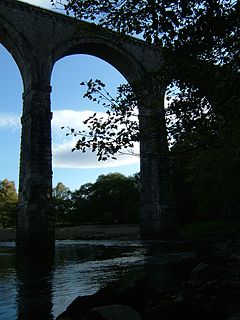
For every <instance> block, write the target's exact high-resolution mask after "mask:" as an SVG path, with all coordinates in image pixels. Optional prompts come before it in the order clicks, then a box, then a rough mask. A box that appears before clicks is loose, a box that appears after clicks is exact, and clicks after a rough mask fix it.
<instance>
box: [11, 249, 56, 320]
mask: <svg viewBox="0 0 240 320" xmlns="http://www.w3.org/2000/svg"><path fill="white" fill-rule="evenodd" d="M53 267H54V250H53V249H51V250H49V251H48V250H47V249H35V250H34V249H30V248H29V249H28V248H27V249H26V248H25V249H21V248H17V251H16V272H17V309H18V311H17V315H18V316H17V320H33V319H44V320H53V314H52V306H53V303H52V271H53Z"/></svg>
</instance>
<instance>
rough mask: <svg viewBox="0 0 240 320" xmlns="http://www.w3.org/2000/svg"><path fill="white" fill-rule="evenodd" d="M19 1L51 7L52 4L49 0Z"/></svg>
mask: <svg viewBox="0 0 240 320" xmlns="http://www.w3.org/2000/svg"><path fill="white" fill-rule="evenodd" d="M20 1H22V2H26V3H29V4H33V5H35V6H39V7H43V8H52V4H51V2H50V0H20Z"/></svg>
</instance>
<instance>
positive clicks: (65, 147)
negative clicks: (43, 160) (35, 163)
mask: <svg viewBox="0 0 240 320" xmlns="http://www.w3.org/2000/svg"><path fill="white" fill-rule="evenodd" d="M91 114H93V111H73V110H58V111H55V112H54V113H53V121H52V129H53V132H52V134H53V167H55V168H99V167H119V166H124V165H130V164H134V163H138V162H139V158H138V157H136V156H132V155H118V156H117V158H118V159H117V160H113V159H109V160H107V161H98V160H97V156H96V154H95V153H93V152H91V151H90V150H89V151H87V152H86V153H82V152H80V151H74V152H71V150H72V148H74V146H75V143H76V141H77V137H73V136H67V137H66V131H64V130H61V127H62V126H64V127H68V126H69V127H70V128H75V129H81V130H82V129H84V125H83V124H82V121H83V120H84V119H86V118H88V117H89V116H90V115H91ZM98 115H99V116H104V115H105V114H104V113H98ZM138 149H139V147H138V144H136V146H135V148H134V151H135V152H136V153H139V150H138Z"/></svg>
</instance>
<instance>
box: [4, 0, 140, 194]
mask: <svg viewBox="0 0 240 320" xmlns="http://www.w3.org/2000/svg"><path fill="white" fill-rule="evenodd" d="M25 2H29V3H32V4H35V5H39V6H42V7H45V8H51V4H50V0H28V1H25ZM0 70H1V72H0V92H1V100H0V149H1V156H0V180H2V179H4V178H7V179H9V180H13V181H15V183H16V185H18V172H19V156H20V133H21V127H20V117H21V113H22V80H21V76H20V73H19V70H18V68H17V65H16V63H15V62H14V60H13V58H12V56H11V55H10V53H9V52H8V51H7V50H6V49H5V48H4V47H3V46H2V45H1V44H0ZM90 78H93V79H96V78H98V79H101V80H102V81H103V82H105V83H106V85H107V88H109V90H110V91H111V93H114V92H115V90H116V87H117V85H119V84H120V83H124V82H126V80H125V79H124V78H123V76H122V75H121V74H120V73H119V72H118V71H117V70H116V69H115V68H113V67H112V66H111V65H109V64H108V63H106V62H104V61H103V60H100V59H98V58H96V57H93V56H88V55H74V56H70V57H66V58H64V59H62V60H60V61H58V62H57V63H56V65H55V67H54V70H53V74H52V79H51V85H52V95H51V105H52V111H53V120H52V139H53V144H52V149H53V185H56V184H57V182H60V181H61V182H63V183H64V184H65V185H66V186H67V187H69V188H70V189H71V190H75V189H77V188H79V187H80V186H81V185H82V184H84V183H86V182H93V181H95V180H96V178H97V177H98V176H99V175H100V174H107V173H109V172H121V173H123V174H125V175H132V174H134V173H135V172H138V171H139V159H138V158H136V157H133V156H119V157H118V160H117V161H115V160H111V161H107V162H98V161H97V159H96V157H95V155H94V154H93V153H92V152H88V153H86V154H82V153H81V152H79V151H76V152H73V153H72V152H71V148H72V147H73V146H74V141H73V140H72V138H71V137H66V135H65V132H64V130H61V126H70V127H73V128H76V129H78V128H79V129H80V128H83V127H82V120H83V119H84V118H86V117H87V116H88V115H90V114H91V113H92V112H93V111H97V112H104V109H103V108H101V107H100V106H99V105H96V104H94V103H91V102H90V101H87V100H86V99H82V95H83V92H84V89H83V88H82V87H80V85H79V84H80V82H82V81H85V80H89V79H90Z"/></svg>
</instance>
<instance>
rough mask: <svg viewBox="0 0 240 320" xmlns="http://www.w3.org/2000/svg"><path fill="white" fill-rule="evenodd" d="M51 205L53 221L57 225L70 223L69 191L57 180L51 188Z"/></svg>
mask: <svg viewBox="0 0 240 320" xmlns="http://www.w3.org/2000/svg"><path fill="white" fill-rule="evenodd" d="M53 205H54V210H55V223H56V224H57V225H67V224H71V223H72V221H71V212H72V206H71V191H70V190H69V188H67V187H66V186H65V185H64V184H63V183H62V182H58V184H57V185H56V187H54V188H53Z"/></svg>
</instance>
